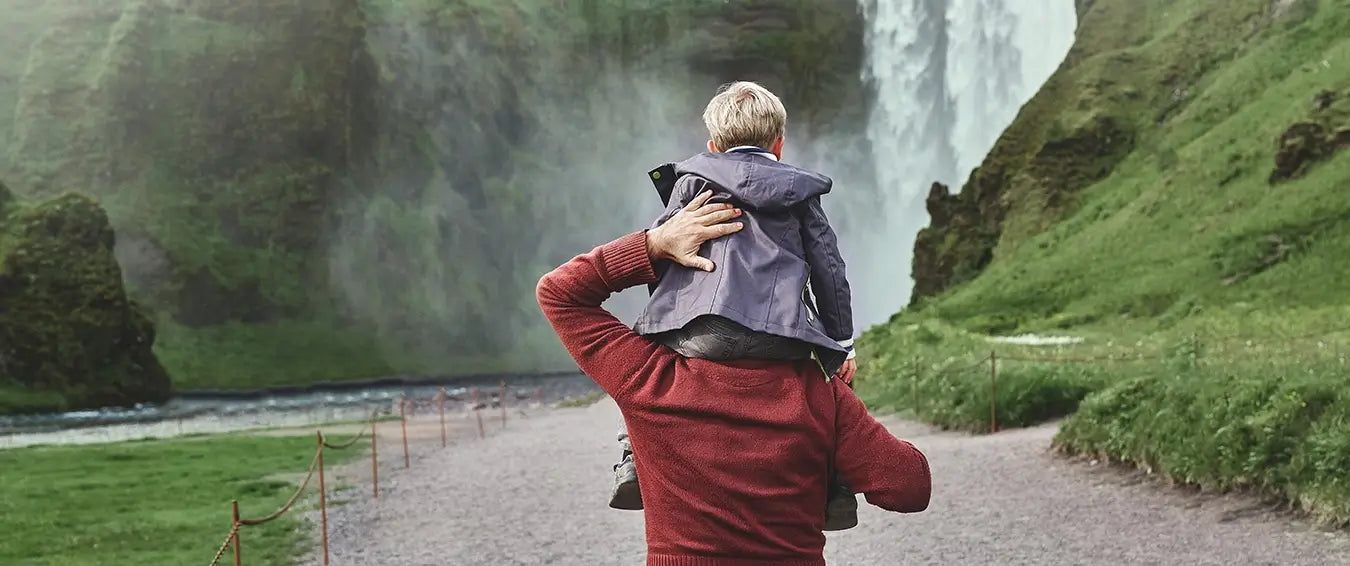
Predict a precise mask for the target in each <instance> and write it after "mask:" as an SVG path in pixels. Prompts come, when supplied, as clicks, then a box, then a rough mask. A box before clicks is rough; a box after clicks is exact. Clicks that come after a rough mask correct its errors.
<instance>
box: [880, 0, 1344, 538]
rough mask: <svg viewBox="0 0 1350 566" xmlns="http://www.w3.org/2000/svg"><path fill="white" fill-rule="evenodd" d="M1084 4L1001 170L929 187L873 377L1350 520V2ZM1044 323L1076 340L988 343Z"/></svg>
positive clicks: (891, 393)
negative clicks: (909, 279)
mask: <svg viewBox="0 0 1350 566" xmlns="http://www.w3.org/2000/svg"><path fill="white" fill-rule="evenodd" d="M1078 6H1079V9H1080V16H1081V21H1080V26H1079V31H1078V37H1077V41H1076V44H1075V46H1074V48H1073V50H1072V51H1071V52H1070V55H1069V57H1068V59H1067V60H1066V61H1065V62H1064V64H1063V65H1062V66H1061V67H1060V69H1059V70H1058V71H1057V72H1056V74H1055V75H1054V76H1053V77H1052V78H1051V79H1050V80H1049V81H1048V83H1047V84H1046V85H1045V87H1044V88H1043V89H1042V91H1041V92H1040V93H1038V94H1037V96H1036V97H1035V98H1034V99H1033V100H1032V101H1031V102H1030V103H1028V104H1027V105H1026V106H1025V107H1024V108H1023V110H1022V112H1021V114H1020V115H1019V116H1018V119H1017V121H1016V122H1015V123H1014V124H1013V125H1012V126H1011V127H1009V128H1008V130H1007V131H1006V132H1004V134H1003V136H1002V137H1001V138H1000V140H999V142H998V144H997V145H996V147H995V148H994V149H993V151H992V152H991V153H990V155H989V156H988V158H987V159H986V160H985V162H984V164H983V166H982V167H981V168H980V169H978V170H977V171H975V172H974V173H973V174H972V175H971V178H970V181H969V182H968V183H967V184H966V186H965V187H964V188H963V189H962V191H961V192H960V193H959V194H957V195H949V194H947V191H946V190H945V188H944V187H941V186H935V187H934V190H933V192H932V194H931V195H930V197H929V200H928V206H929V210H930V213H931V214H932V224H931V226H929V227H928V228H926V229H925V230H924V231H923V232H922V233H921V234H920V237H919V240H918V244H917V247H916V251H915V263H914V268H915V277H916V289H917V291H918V295H917V296H916V298H915V300H914V302H913V307H912V308H911V309H908V310H907V311H905V312H903V313H900V314H899V315H897V316H895V317H893V318H892V320H891V321H890V322H889V323H888V324H884V325H879V326H877V327H875V328H872V329H870V330H869V331H868V332H867V333H866V334H865V335H864V337H863V339H862V340H861V342H860V348H859V349H860V351H861V352H862V353H863V355H864V356H866V358H864V360H863V364H862V370H861V373H860V377H859V380H860V391H862V392H863V394H864V395H866V396H867V397H868V398H869V401H870V402H871V404H872V405H873V406H876V407H891V408H896V409H907V410H911V411H913V413H914V414H915V415H916V416H917V417H919V418H922V419H925V420H929V421H933V422H937V423H940V424H943V425H946V426H951V427H958V428H964V429H969V430H979V431H987V430H990V429H991V428H993V425H994V423H995V422H996V423H997V424H998V425H999V426H1002V427H1008V426H1020V425H1025V424H1030V423H1034V422H1038V421H1042V420H1045V419H1048V418H1053V417H1060V416H1064V415H1071V416H1070V417H1069V418H1068V419H1067V420H1066V421H1065V423H1064V425H1063V427H1062V429H1061V432H1060V434H1059V435H1058V437H1057V438H1056V440H1055V443H1056V445H1057V446H1058V447H1059V448H1060V449H1062V450H1064V451H1066V452H1071V453H1083V454H1089V455H1092V456H1094V457H1099V458H1100V457H1104V458H1106V459H1109V460H1117V461H1125V462H1129V463H1132V464H1135V465H1137V466H1139V467H1141V468H1143V469H1146V470H1148V471H1150V472H1154V473H1161V474H1166V475H1167V476H1169V477H1171V478H1173V479H1174V480H1176V481H1178V482H1182V483H1187V484H1193V485H1197V486H1200V487H1202V488H1206V489H1215V490H1230V489H1250V490H1257V491H1260V492H1262V493H1264V494H1266V495H1270V496H1274V497H1277V498H1280V499H1282V500H1284V501H1286V502H1288V503H1289V504H1290V505H1291V506H1292V507H1295V508H1298V509H1301V510H1304V511H1307V512H1309V513H1311V514H1312V515H1314V516H1316V517H1318V518H1320V519H1324V520H1327V521H1329V522H1333V523H1338V524H1350V483H1347V482H1346V481H1345V473H1344V470H1345V469H1347V467H1348V466H1350V434H1346V423H1347V422H1350V388H1347V387H1346V386H1345V377H1344V376H1345V374H1346V371H1347V370H1346V368H1347V363H1350V360H1347V356H1346V355H1345V354H1344V352H1346V351H1348V350H1350V322H1347V320H1350V319H1348V318H1347V316H1346V315H1347V314H1350V308H1347V307H1348V306H1350V292H1348V291H1347V287H1346V286H1345V284H1344V282H1345V280H1346V278H1347V276H1350V263H1348V262H1346V261H1345V260H1344V258H1345V257H1346V256H1347V254H1348V253H1350V198H1347V197H1350V194H1347V190H1348V189H1350V151H1346V149H1347V148H1350V36H1347V35H1346V34H1345V32H1344V30H1346V29H1350V10H1347V9H1346V7H1345V3H1344V2H1342V1H1339V0H1277V1H1273V2H1272V1H1269V0H1186V1H1176V2H1174V1H1165V0H1093V1H1087V2H1085V1H1080V2H1079V3H1078ZM1027 331H1031V332H1042V333H1044V332H1054V333H1066V334H1072V335H1075V336H1076V337H1077V338H1080V339H1082V340H1083V341H1082V343H1079V344H1076V345H1072V346H1056V347H1051V348H1047V347H1043V346H1042V347H1036V346H1026V345H1015V344H1007V343H999V342H994V343H991V341H990V340H988V339H987V337H986V336H985V334H989V333H996V334H1005V333H1014V332H1027ZM991 350H992V352H991ZM995 419H996V420H995Z"/></svg>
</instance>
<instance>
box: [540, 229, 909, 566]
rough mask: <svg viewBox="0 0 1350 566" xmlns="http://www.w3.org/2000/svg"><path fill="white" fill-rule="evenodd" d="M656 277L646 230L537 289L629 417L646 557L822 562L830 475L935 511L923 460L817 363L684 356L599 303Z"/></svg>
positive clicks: (568, 340) (752, 563) (875, 496)
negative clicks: (724, 360)
mask: <svg viewBox="0 0 1350 566" xmlns="http://www.w3.org/2000/svg"><path fill="white" fill-rule="evenodd" d="M655 280H656V276H655V274H654V272H653V269H652V263H651V260H650V259H649V258H648V255H647V246H646V234H645V233H642V232H639V233H635V234H630V235H628V236H625V237H623V238H620V239H618V240H616V241H613V242H610V243H608V244H605V245H603V246H600V247H599V248H596V249H595V250H593V251H591V252H590V253H588V254H585V255H582V256H578V257H576V258H574V259H572V260H571V261H569V262H567V263H565V264H563V265H562V266H561V267H558V268H557V269H555V270H553V271H552V272H550V273H549V274H547V275H545V276H544V277H543V279H541V280H540V281H539V286H538V289H537V290H536V294H537V297H538V299H539V305H540V306H541V307H542V308H543V310H544V314H545V316H547V317H548V319H549V322H550V323H552V325H553V329H554V330H555V331H556V332H557V333H558V336H559V337H560V338H561V339H562V342H563V345H564V346H566V347H567V350H568V351H569V352H571V354H572V357H573V358H576V361H577V364H578V365H579V366H580V367H581V370H582V371H584V372H586V374H587V375H589V376H590V377H591V378H592V379H594V380H595V382H596V383H597V384H599V385H600V387H601V388H602V389H604V390H605V392H606V393H608V394H609V395H610V396H611V397H613V398H614V401H615V403H617V404H618V406H619V409H620V410H621V411H622V412H623V416H624V419H625V420H626V421H627V423H628V434H629V439H630V441H631V442H632V445H633V452H634V453H635V454H637V455H638V457H637V458H636V462H637V471H638V478H639V479H640V481H641V482H642V501H643V506H644V507H645V508H646V509H645V512H646V523H647V564H648V565H661V566H673V565H695V566H765V565H769V564H773V565H775V566H819V565H823V564H825V558H824V550H825V535H824V533H823V532H822V531H821V530H822V529H823V528H824V526H825V501H826V493H827V478H828V477H829V475H828V474H829V472H830V470H831V469H836V470H838V472H839V474H840V475H841V476H842V477H843V479H844V480H845V481H846V482H847V483H848V484H849V485H850V486H852V487H853V488H854V489H855V490H856V491H858V492H860V493H862V494H864V495H865V496H866V498H867V501H868V503H871V504H873V505H876V506H878V507H881V508H883V509H888V510H891V511H898V512H902V513H912V512H918V511H923V510H924V509H926V508H927V507H928V499H929V495H930V491H931V488H932V477H931V476H930V474H929V470H928V461H927V460H926V459H925V458H924V456H923V454H922V453H921V452H919V450H918V449H916V448H914V446H913V445H911V444H910V443H908V442H905V441H902V440H899V439H896V438H895V437H894V436H892V435H891V434H890V432H889V431H887V430H886V428H885V427H883V426H882V425H881V424H880V423H878V422H877V421H876V420H875V419H873V418H872V417H871V416H870V415H868V414H867V409H866V408H865V407H864V406H863V404H862V402H861V401H859V400H858V398H857V397H856V396H854V394H853V392H852V390H850V389H849V388H848V387H847V386H846V385H844V384H843V383H842V382H840V381H839V380H837V379H835V380H829V381H826V379H825V378H824V376H823V375H822V374H821V371H820V368H819V367H818V366H817V365H816V364H815V363H814V362H812V361H809V360H807V361H801V362H756V361H744V362H733V363H721V362H711V361H707V360H701V359H692V358H684V357H683V356H680V355H679V354H677V353H675V352H674V351H672V350H670V349H669V348H666V347H665V346H662V345H659V344H657V343H655V342H653V341H651V340H649V339H647V338H644V337H642V336H640V335H638V334H637V333H636V332H634V331H633V330H632V329H631V328H629V327H628V326H626V325H624V323H622V322H620V321H619V319H617V318H615V317H614V315H612V314H610V313H609V312H608V311H606V310H604V309H603V308H601V306H600V305H601V303H603V302H604V301H605V299H606V298H608V297H609V295H610V294H611V293H614V292H618V291H621V290H623V289H625V288H628V287H632V286H635V285H643V284H647V283H651V282H653V281H655Z"/></svg>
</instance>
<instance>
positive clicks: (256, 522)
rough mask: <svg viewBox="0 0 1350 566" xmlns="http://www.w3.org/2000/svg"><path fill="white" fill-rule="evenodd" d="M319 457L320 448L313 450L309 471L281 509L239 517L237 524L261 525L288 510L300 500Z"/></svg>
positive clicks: (315, 468)
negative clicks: (250, 516)
mask: <svg viewBox="0 0 1350 566" xmlns="http://www.w3.org/2000/svg"><path fill="white" fill-rule="evenodd" d="M320 458H323V451H322V450H316V451H314V460H313V461H312V462H310V464H309V471H308V472H306V473H305V479H303V480H301V481H300V488H299V489H297V490H295V493H294V494H292V495H291V498H290V499H289V500H287V501H286V504H285V505H282V506H281V509H277V510H276V512H274V513H272V514H271V515H268V516H266V517H263V518H261V519H240V520H239V524H241V525H248V526H254V525H261V524H264V523H270V522H272V521H274V520H276V519H277V517H280V516H282V515H284V514H286V512H287V511H290V510H291V506H293V505H295V502H296V501H299V500H300V494H301V493H303V492H304V491H305V487H306V486H308V485H309V479H310V478H311V477H313V476H314V470H317V469H318V468H319V459H320Z"/></svg>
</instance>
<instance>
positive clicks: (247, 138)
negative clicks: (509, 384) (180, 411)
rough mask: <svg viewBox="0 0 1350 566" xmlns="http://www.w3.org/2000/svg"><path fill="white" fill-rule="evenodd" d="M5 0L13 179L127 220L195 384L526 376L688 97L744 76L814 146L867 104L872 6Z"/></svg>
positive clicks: (1, 31)
mask: <svg viewBox="0 0 1350 566" xmlns="http://www.w3.org/2000/svg"><path fill="white" fill-rule="evenodd" d="M0 8H3V9H4V11H5V12H6V13H12V14H16V16H15V17H13V18H6V21H4V22H0V54H3V55H5V57H3V58H0V59H2V60H0V174H3V175H5V177H6V178H7V179H9V180H11V182H12V186H14V187H15V188H17V189H18V190H19V191H20V192H21V194H22V195H23V196H24V197H26V198H29V199H48V198H51V197H53V196H55V195H58V194H60V193H63V192H65V191H76V192H78V193H80V194H82V195H85V196H87V197H89V198H91V199H94V200H96V201H97V202H98V203H99V204H100V205H101V206H102V207H103V208H104V209H106V211H107V217H108V218H109V219H110V221H111V224H112V227H113V229H114V230H115V231H116V234H117V238H116V255H117V258H118V260H119V262H120V264H121V267H122V278H123V279H124V280H125V283H126V287H127V290H128V292H129V293H130V294H131V296H133V297H134V298H136V300H138V301H140V302H141V303H143V304H144V305H145V306H146V308H147V311H148V313H149V314H150V316H151V318H153V319H154V320H155V321H157V322H158V323H160V324H161V327H162V330H163V332H161V333H160V334H161V340H160V341H159V345H158V346H157V351H159V352H160V354H161V356H162V357H163V359H164V360H165V363H166V365H168V367H169V369H170V371H171V372H172V373H173V374H174V377H175V379H176V380H179V382H180V383H186V384H188V385H189V386H211V387H222V386H223V387H228V386H231V385H235V384H236V380H239V379H241V378H240V376H241V375H249V376H251V377H252V381H249V382H247V385H265V384H268V383H270V382H285V381H306V380H312V379H341V378H344V377H346V378H359V377H371V376H373V375H378V374H382V373H385V374H387V373H390V372H414V371H415V372H426V373H443V372H450V371H473V370H479V369H491V368H497V367H503V365H505V364H507V363H508V362H509V363H512V364H519V365H520V366H521V367H522V368H523V369H529V368H530V367H532V366H531V364H536V363H542V362H539V361H538V360H535V359H534V358H531V355H532V354H535V353H537V352H540V351H545V350H547V351H549V352H553V351H555V350H557V348H556V346H555V345H553V341H552V339H551V337H548V336H544V333H543V332H540V330H541V329H543V328H544V326H543V325H542V324H541V321H539V320H538V316H537V309H536V308H535V307H534V305H532V304H530V301H529V300H528V299H529V297H530V296H531V294H530V292H529V291H530V289H531V288H532V285H533V283H534V281H535V279H537V276H538V274H539V273H540V272H541V271H542V270H543V269H545V268H547V267H548V266H550V265H552V264H556V262H559V261H562V260H564V259H565V258H566V257H567V255H568V254H572V253H575V251H576V250H578V249H582V248H583V247H584V246H586V245H590V244H593V243H594V242H595V241H598V240H599V239H600V238H603V237H609V236H613V235H615V234H616V231H617V230H619V229H620V228H623V229H632V228H634V227H636V226H639V225H641V224H643V223H645V222H646V221H648V220H649V217H650V215H649V214H648V212H649V207H650V206H652V205H653V204H654V203H655V201H656V199H655V197H654V196H653V195H652V194H651V193H650V192H649V191H647V190H645V187H644V186H643V185H642V182H643V179H641V177H640V172H641V171H645V170H646V168H648V167H650V166H652V165H654V164H656V163H657V162H659V161H660V160H669V159H678V158H681V157H684V156H686V155H687V154H688V153H692V152H693V151H696V150H697V148H698V147H699V145H700V144H701V143H702V140H701V138H702V133H701V132H700V131H699V130H701V127H700V124H699V123H698V120H697V115H696V112H688V113H687V114H682V115H680V116H679V117H678V118H679V121H678V122H675V121H674V118H673V117H672V116H667V115H665V113H667V112H671V111H672V109H679V110H680V111H681V112H682V113H683V112H686V111H688V110H690V109H694V110H696V109H698V108H701V105H702V104H703V103H704V102H705V101H706V99H707V97H708V96H709V95H710V94H711V92H712V89H713V88H714V87H715V86H716V85H717V84H718V83H720V82H723V81H725V80H729V79H732V78H750V79H755V80H761V81H764V82H765V83H767V84H769V85H770V86H771V87H773V88H775V89H777V90H778V91H779V93H780V94H781V95H782V96H783V97H784V99H785V101H786V102H787V103H788V105H789V107H790V108H791V109H792V126H791V127H792V132H793V135H794V136H796V139H805V138H806V137H807V136H808V135H810V134H811V133H812V132H814V131H816V130H818V129H820V128H822V127H824V126H825V125H838V124H848V123H859V122H860V121H861V120H863V119H864V117H863V115H862V111H863V109H865V107H866V105H865V104H864V103H863V101H862V98H863V89H862V87H861V83H860V81H859V79H858V76H859V68H860V65H861V58H862V40H861V37H862V28H863V22H862V19H861V16H860V15H859V14H858V13H857V11H856V9H855V8H854V4H853V2H852V1H851V0H754V1H746V2H735V3H727V2H721V1H717V0H694V1H686V0H680V1H673V0H643V1H639V2H633V1H628V0H581V1H576V2H550V1H542V0H509V1H508V0H504V1H502V2H477V1H468V0H458V1H450V2H424V3H415V2H394V1H389V0H306V1H299V0H294V1H292V0H287V1H282V2H277V1H269V0H243V1H240V0H228V1H227V0H92V1H76V0H55V1H46V2H39V1H37V0H0ZM672 123H674V124H677V125H676V126H674V127H672V126H671V125H670V124H672ZM658 129H664V130H667V131H665V132H660V135H658V136H653V135H652V134H653V132H654V131H656V130H658ZM653 139H655V140H656V141H655V142H653ZM629 170H632V171H635V172H637V173H638V174H635V175H631V177H630V176H629V175H628V174H627V173H626V172H627V171H629ZM620 178H622V179H624V180H625V181H623V182H616V179H620ZM630 178H631V184H629V183H628V181H627V180H628V179H630ZM634 185H636V186H637V187H639V188H638V189H633V188H632V187H633V186H634ZM599 203H603V204H599ZM61 253H64V252H61ZM62 261H64V260H62ZM34 308H37V307H34ZM44 308H45V307H44ZM275 337H283V338H284V339H285V340H287V342H284V343H278V342H277V340H276V339H274V338H275ZM292 341H293V342H292ZM343 357H350V358H351V359H350V360H349V361H348V362H347V363H342V362H334V363H330V364H326V365H323V364H315V363H311V361H312V360H316V359H337V358H343ZM357 358H359V359H357ZM555 358H556V356H555ZM236 363H237V364H243V365H230V364H236ZM311 366H312V367H311ZM354 368H359V369H354ZM344 372H345V373H344Z"/></svg>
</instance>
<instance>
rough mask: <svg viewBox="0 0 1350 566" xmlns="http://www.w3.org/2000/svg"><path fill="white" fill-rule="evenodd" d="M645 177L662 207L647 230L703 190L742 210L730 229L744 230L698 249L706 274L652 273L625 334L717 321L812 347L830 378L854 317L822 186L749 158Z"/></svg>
mask: <svg viewBox="0 0 1350 566" xmlns="http://www.w3.org/2000/svg"><path fill="white" fill-rule="evenodd" d="M650 176H651V179H652V182H653V183H655V184H656V188H657V192H658V193H660V194H661V198H662V200H663V201H664V202H665V204H666V210H665V212H664V213H663V214H662V215H661V217H660V218H658V219H657V220H656V222H655V223H654V224H653V225H652V227H656V226H659V225H661V224H662V223H664V222H665V221H667V220H669V219H670V217H671V216H674V215H675V213H676V212H677V211H679V210H680V209H681V208H683V207H684V206H686V205H688V204H689V201H690V200H692V199H693V198H694V197H695V196H698V195H699V194H700V193H702V192H703V191H705V190H709V189H711V190H712V191H713V193H714V194H713V198H712V202H731V203H733V204H735V205H736V206H738V207H740V208H741V209H742V210H743V211H744V214H743V215H742V218H740V219H739V221H741V222H743V223H744V225H745V228H744V229H742V230H741V231H740V232H737V233H735V234H732V235H730V236H726V237H723V238H718V239H716V240H712V241H709V242H707V243H705V244H704V245H703V247H702V249H700V250H699V254H700V255H702V256H703V257H706V258H708V259H711V260H712V261H713V263H714V264H715V265H716V269H714V270H713V271H712V272H711V273H709V272H704V271H699V270H696V269H689V268H683V267H675V268H673V269H672V268H671V265H670V264H669V263H668V262H663V264H662V265H658V266H657V269H658V270H659V271H658V273H659V274H660V275H661V279H660V282H659V283H657V284H655V285H653V286H652V288H651V292H652V296H651V299H650V301H648V303H647V308H646V310H644V311H643V312H642V315H641V316H639V317H638V319H637V322H636V323H635V324H634V325H633V327H634V330H636V331H637V332H638V333H639V334H644V335H648V334H656V333H660V332H665V331H668V330H674V329H677V328H681V327H683V326H684V325H685V324H687V323H688V322H689V321H690V320H693V319H694V318H695V317H697V316H700V315H705V314H715V315H721V316H724V317H726V318H729V319H731V320H734V321H736V322H738V323H740V324H741V325H743V326H746V327H748V328H750V329H751V330H755V331H759V332H768V333H770V334H776V335H779V336H786V337H789V338H796V339H798V340H802V341H805V342H808V343H810V344H813V345H815V346H818V348H817V349H816V351H817V354H818V355H819V356H820V359H821V363H822V365H823V366H825V370H826V371H827V372H828V373H830V374H833V373H834V371H835V370H837V369H838V368H839V366H840V365H842V364H843V362H844V360H845V358H846V357H847V353H848V351H849V350H851V349H852V344H853V341H852V338H853V312H852V310H851V309H852V307H851V298H850V296H849V286H848V280H847V278H846V277H845V273H844V260H843V258H842V257H841V256H840V255H839V244H838V241H837V239H836V238H835V234H834V230H833V229H832V228H831V227H830V223H829V221H828V220H827V219H826V218H825V211H824V210H823V209H822V208H821V206H820V197H821V196H822V195H824V194H826V193H828V192H830V187H831V185H832V184H833V182H832V181H831V180H830V178H829V177H826V176H824V175H821V174H819V173H813V172H811V171H806V170H804V169H799V168H796V167H793V166H791V165H787V164H785V163H780V162H778V161H774V160H773V159H769V158H767V157H764V156H762V155H756V154H753V153H701V154H698V155H695V156H693V157H691V158H689V159H687V160H685V161H683V162H681V163H675V164H666V165H663V166H661V167H658V168H657V169H655V170H653V171H652V172H651V173H650ZM808 283H809V285H810V291H814V295H815V299H816V307H818V312H817V311H815V310H813V308H812V304H811V300H810V298H811V293H810V292H808V288H807V287H808Z"/></svg>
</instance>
